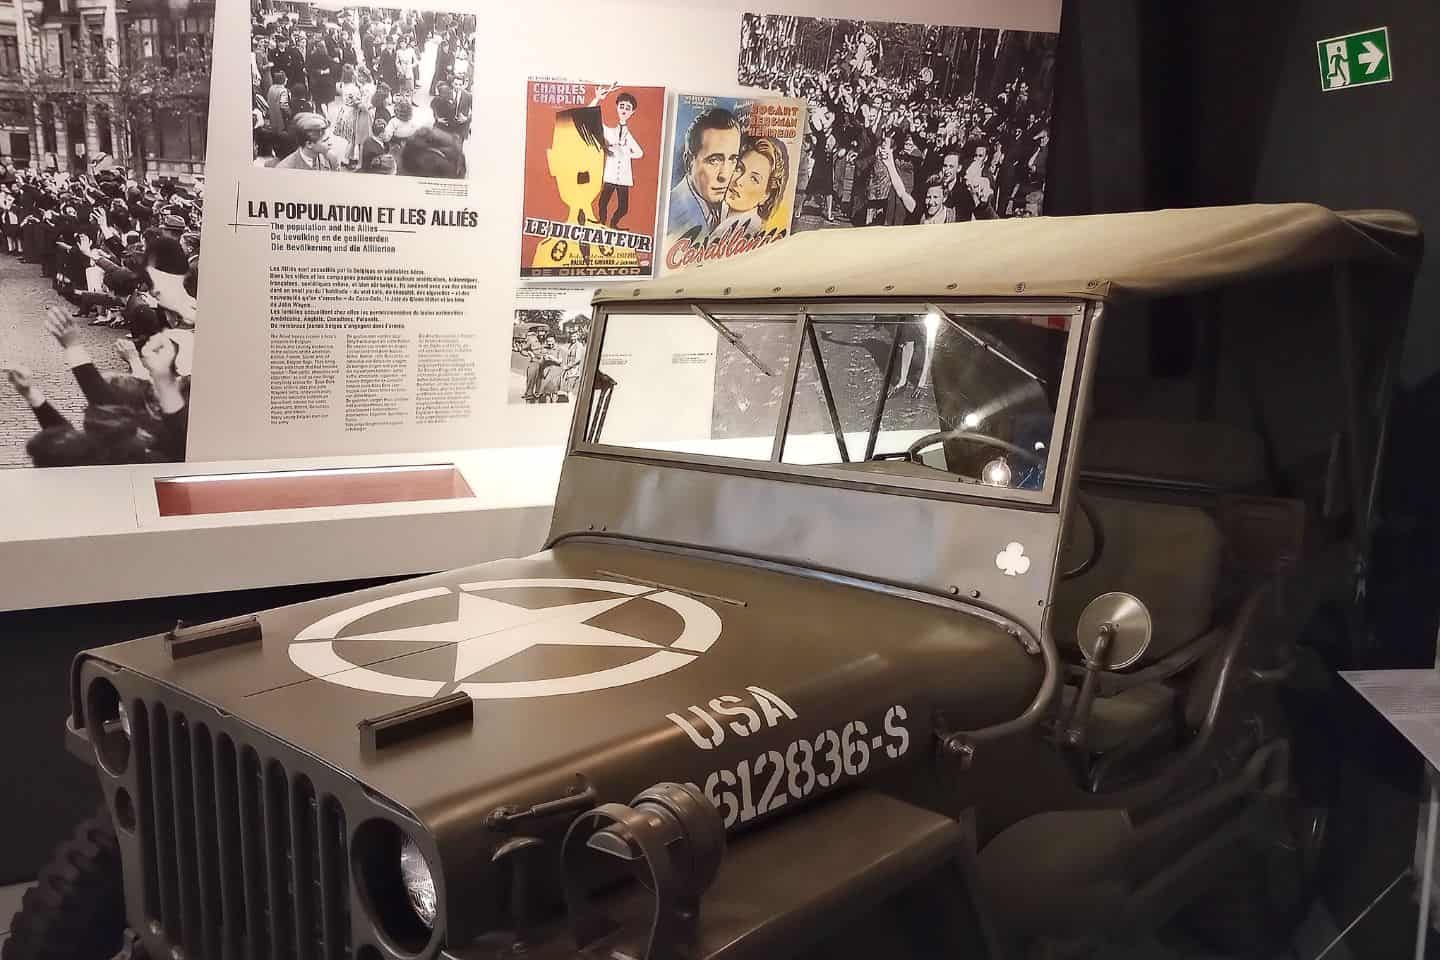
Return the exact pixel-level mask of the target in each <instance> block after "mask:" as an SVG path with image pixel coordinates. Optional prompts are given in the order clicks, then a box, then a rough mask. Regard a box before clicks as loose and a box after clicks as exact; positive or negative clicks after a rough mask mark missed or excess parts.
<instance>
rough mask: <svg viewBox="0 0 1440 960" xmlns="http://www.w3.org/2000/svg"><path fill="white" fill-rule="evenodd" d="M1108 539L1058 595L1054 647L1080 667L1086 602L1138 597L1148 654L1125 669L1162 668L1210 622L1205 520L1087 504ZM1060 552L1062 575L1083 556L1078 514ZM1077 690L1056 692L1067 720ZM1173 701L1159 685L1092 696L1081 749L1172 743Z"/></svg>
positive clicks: (1183, 511) (1166, 508)
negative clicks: (1145, 614)
mask: <svg viewBox="0 0 1440 960" xmlns="http://www.w3.org/2000/svg"><path fill="white" fill-rule="evenodd" d="M1087 501H1088V502H1089V504H1090V507H1091V509H1092V510H1093V511H1094V512H1095V515H1096V517H1097V518H1098V519H1099V521H1100V524H1101V526H1102V527H1103V528H1104V532H1105V550H1104V552H1103V553H1102V554H1101V555H1100V558H1099V560H1098V561H1096V563H1095V565H1094V566H1093V567H1092V568H1090V569H1089V570H1088V571H1086V572H1085V573H1083V574H1081V575H1080V576H1078V577H1076V578H1074V579H1072V580H1063V581H1061V582H1060V584H1059V585H1058V587H1057V588H1056V592H1055V607H1054V609H1053V610H1052V611H1051V624H1052V629H1053V631H1054V633H1053V635H1054V637H1055V643H1056V645H1057V646H1058V647H1059V648H1060V649H1061V650H1062V651H1064V652H1065V654H1066V655H1067V657H1069V658H1070V659H1071V660H1072V661H1078V660H1079V650H1078V648H1077V647H1076V640H1077V638H1076V635H1075V631H1076V625H1077V623H1078V622H1079V619H1080V614H1081V612H1082V611H1084V609H1085V607H1086V605H1087V604H1089V603H1090V601H1091V600H1093V599H1095V598H1096V597H1098V596H1100V595H1101V594H1105V593H1110V592H1112V591H1117V590H1118V591H1124V592H1126V593H1130V594H1133V595H1134V596H1136V597H1138V598H1139V599H1140V600H1141V601H1142V602H1144V604H1145V605H1146V607H1147V608H1148V609H1149V610H1150V619H1151V624H1152V635H1151V639H1150V646H1149V647H1148V648H1147V649H1146V651H1145V653H1144V655H1143V656H1142V657H1141V658H1140V660H1139V662H1138V663H1136V664H1134V665H1132V667H1131V669H1134V668H1138V667H1144V666H1147V665H1149V664H1153V663H1155V662H1156V661H1158V660H1161V659H1163V658H1164V657H1166V656H1168V655H1169V654H1171V653H1174V652H1175V651H1177V650H1179V649H1180V648H1181V647H1183V646H1185V645H1186V644H1189V643H1191V642H1192V641H1195V640H1197V639H1199V638H1200V637H1202V636H1204V635H1205V634H1206V632H1207V631H1209V630H1210V628H1211V626H1212V622H1213V620H1214V612H1215V611H1214V601H1215V590H1216V584H1217V582H1218V580H1219V576H1220V559H1221V538H1220V531H1219V528H1218V527H1217V526H1216V525H1215V521H1214V520H1212V519H1211V517H1210V516H1209V514H1207V513H1205V512H1204V511H1201V510H1198V509H1195V508H1193V507H1181V506H1175V505H1172V504H1167V503H1155V502H1149V501H1139V500H1116V499H1110V498H1106V497H1087ZM1070 531H1071V536H1069V537H1067V538H1066V544H1065V547H1064V549H1062V551H1061V566H1062V568H1064V569H1069V568H1071V567H1074V566H1075V565H1077V564H1078V563H1079V562H1080V561H1081V560H1083V559H1084V558H1085V557H1088V556H1089V555H1090V552H1091V549H1092V548H1093V544H1094V540H1093V531H1092V530H1091V528H1090V523H1089V521H1088V520H1087V519H1085V518H1084V517H1083V516H1082V515H1081V514H1080V513H1079V511H1076V512H1075V518H1074V520H1073V522H1072V524H1071V528H1070ZM1077 696H1078V691H1077V688H1076V686H1074V685H1066V686H1065V687H1062V688H1061V691H1060V713H1059V715H1060V716H1062V717H1068V716H1070V715H1071V708H1072V706H1073V704H1074V702H1075V699H1076V697H1077ZM1177 700H1178V693H1177V691H1176V689H1175V687H1174V686H1173V685H1172V684H1170V683H1166V682H1163V681H1157V682H1152V683H1141V684H1138V685H1136V686H1132V687H1129V688H1128V689H1125V690H1122V691H1119V692H1117V693H1115V694H1113V695H1111V696H1101V697H1097V698H1096V700H1095V701H1094V704H1093V705H1092V707H1091V711H1090V715H1089V717H1088V720H1087V723H1086V748H1087V749H1088V750H1089V751H1090V752H1092V753H1098V754H1105V753H1109V752H1111V751H1115V750H1120V749H1122V748H1129V747H1139V746H1141V745H1142V744H1146V743H1150V742H1155V741H1158V740H1160V739H1161V738H1164V737H1168V736H1172V735H1173V733H1174V730H1175V727H1176V720H1177V716H1176V714H1177Z"/></svg>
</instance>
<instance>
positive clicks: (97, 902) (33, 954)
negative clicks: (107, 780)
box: [0, 808, 125, 960]
mask: <svg viewBox="0 0 1440 960" xmlns="http://www.w3.org/2000/svg"><path fill="white" fill-rule="evenodd" d="M124 933H125V891H124V882H123V879H122V875H121V870H120V850H119V848H118V846H117V845H116V842H115V827H114V826H113V825H112V824H111V822H110V815H109V813H108V812H106V811H105V810H104V809H103V808H102V809H101V811H100V813H99V814H98V815H96V816H94V817H91V818H89V819H88V820H85V821H83V822H82V823H81V824H80V825H79V826H77V827H76V828H75V832H74V833H72V834H71V836H70V838H69V839H68V840H66V841H65V842H64V843H62V844H61V845H60V847H59V848H58V849H57V850H56V851H55V855H54V857H53V858H52V859H51V861H50V863H49V864H47V865H46V866H45V867H44V868H43V869H42V870H41V871H40V876H39V877H38V878H37V879H36V883H35V886H34V887H32V888H30V889H29V890H27V891H25V897H24V899H23V900H22V901H21V904H20V910H19V911H18V912H17V913H16V914H15V918H14V919H13V920H11V922H10V936H9V937H8V938H7V939H6V940H5V943H4V946H3V947H0V960H110V958H111V957H113V956H115V954H116V953H118V952H119V951H120V948H121V946H122V944H123V938H124Z"/></svg>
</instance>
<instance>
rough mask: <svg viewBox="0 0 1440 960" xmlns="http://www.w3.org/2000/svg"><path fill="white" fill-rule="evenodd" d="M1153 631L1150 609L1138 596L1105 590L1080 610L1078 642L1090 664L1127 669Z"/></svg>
mask: <svg viewBox="0 0 1440 960" xmlns="http://www.w3.org/2000/svg"><path fill="white" fill-rule="evenodd" d="M1152 632H1153V626H1152V623H1151V620H1150V610H1149V609H1148V608H1147V607H1146V606H1145V604H1144V603H1142V602H1141V600H1140V599H1139V598H1138V597H1136V596H1134V595H1132V594H1128V593H1120V592H1115V593H1102V594H1101V595H1100V596H1098V597H1096V598H1095V599H1094V600H1091V601H1090V602H1089V603H1088V604H1086V605H1085V609H1084V610H1083V611H1081V613H1080V621H1079V623H1078V624H1077V625H1076V627H1075V643H1076V645H1078V646H1079V647H1080V653H1081V654H1082V655H1084V657H1085V664H1086V666H1087V667H1088V666H1090V665H1092V664H1093V665H1094V666H1095V667H1096V668H1097V669H1101V670H1124V669H1125V668H1126V667H1129V666H1133V665H1134V664H1135V663H1136V661H1138V660H1139V659H1140V658H1141V657H1143V656H1144V655H1145V650H1146V648H1148V647H1149V646H1150V637H1151V634H1152Z"/></svg>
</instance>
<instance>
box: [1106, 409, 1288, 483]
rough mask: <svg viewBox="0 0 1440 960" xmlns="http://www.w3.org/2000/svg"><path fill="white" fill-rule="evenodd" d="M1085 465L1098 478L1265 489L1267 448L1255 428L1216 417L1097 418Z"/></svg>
mask: <svg viewBox="0 0 1440 960" xmlns="http://www.w3.org/2000/svg"><path fill="white" fill-rule="evenodd" d="M1080 469H1081V471H1082V473H1083V474H1086V475H1088V476H1090V477H1091V478H1092V479H1096V480H1101V481H1102V482H1103V479H1104V478H1112V477H1113V478H1130V479H1149V480H1159V481H1169V482H1171V483H1178V484H1182V485H1185V486H1191V487H1197V488H1203V489H1207V490H1211V491H1214V492H1217V493H1242V492H1252V491H1256V490H1260V489H1263V488H1264V487H1265V486H1266V483H1267V473H1266V465H1265V447H1264V445H1263V443H1262V442H1261V440H1260V438H1259V437H1258V436H1257V435H1256V434H1254V433H1253V432H1251V431H1249V430H1244V429H1242V428H1240V427H1233V426H1230V425H1229V424H1225V423H1217V422H1214V421H1203V420H1201V421H1185V422H1171V421H1167V420H1145V419H1130V418H1123V419H1122V418H1104V419H1101V418H1096V419H1094V420H1092V421H1091V422H1090V423H1089V425H1088V426H1086V428H1085V446H1084V449H1083V451H1082V452H1081V463H1080Z"/></svg>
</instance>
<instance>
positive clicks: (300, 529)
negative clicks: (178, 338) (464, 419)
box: [0, 448, 563, 611]
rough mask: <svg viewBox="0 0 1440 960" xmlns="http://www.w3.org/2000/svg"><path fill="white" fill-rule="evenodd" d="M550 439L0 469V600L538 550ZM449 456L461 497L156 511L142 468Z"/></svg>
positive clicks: (335, 575)
mask: <svg viewBox="0 0 1440 960" xmlns="http://www.w3.org/2000/svg"><path fill="white" fill-rule="evenodd" d="M562 459H563V451H561V450H560V449H558V448H528V449H504V450H458V451H435V452H427V453H423V454H414V453H412V454H398V455H392V456H366V457H323V458H307V459H303V460H263V461H261V460H247V461H233V462H216V463H193V464H173V463H172V464H143V465H136V466H124V467H75V468H68V469H59V470H28V469H16V470H0V503H4V504H6V507H5V509H4V512H3V514H0V571H4V575H3V576H0V611H3V610H24V609H33V608H38V607H55V606H66V605H71V604H80V603H99V602H105V601H112V600H134V599H139V598H143V597H166V596H184V595H188V594H198V593H212V592H218V591H224V590H243V589H249V588H255V587H275V586H285V585H290V584H300V583H323V582H327V581H333V580H351V579H359V578H365V577H385V576H402V575H406V574H417V573H429V572H433V571H437V570H446V569H449V568H452V567H461V566H467V565H469V564H474V563H483V562H484V561H487V560H494V559H497V558H500V557H510V556H519V555H523V554H526V553H531V552H533V551H535V550H536V549H538V548H539V547H540V546H541V545H542V543H543V542H544V539H545V534H546V532H547V531H548V529H549V525H550V513H551V506H552V504H553V501H554V497H555V489H556V487H557V485H558V483H559V478H560V464H561V461H562ZM435 464H442V465H449V464H453V465H454V466H455V468H456V469H457V470H458V472H459V473H460V474H461V476H462V477H463V478H464V480H465V483H466V484H467V485H468V486H469V488H470V491H471V492H472V493H473V496H471V497H464V498H457V499H437V500H422V501H409V502H392V503H366V504H357V505H346V506H318V507H302V508H292V509H268V510H257V511H249V512H239V513H210V514H203V515H193V516H161V511H160V508H159V504H158V502H157V497H156V486H155V481H156V480H157V479H160V478H165V477H201V476H213V475H224V474H255V473H262V472H263V473H269V472H275V471H316V470H335V469H341V470H353V469H357V468H374V467H379V468H385V467H405V466H422V465H435Z"/></svg>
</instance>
